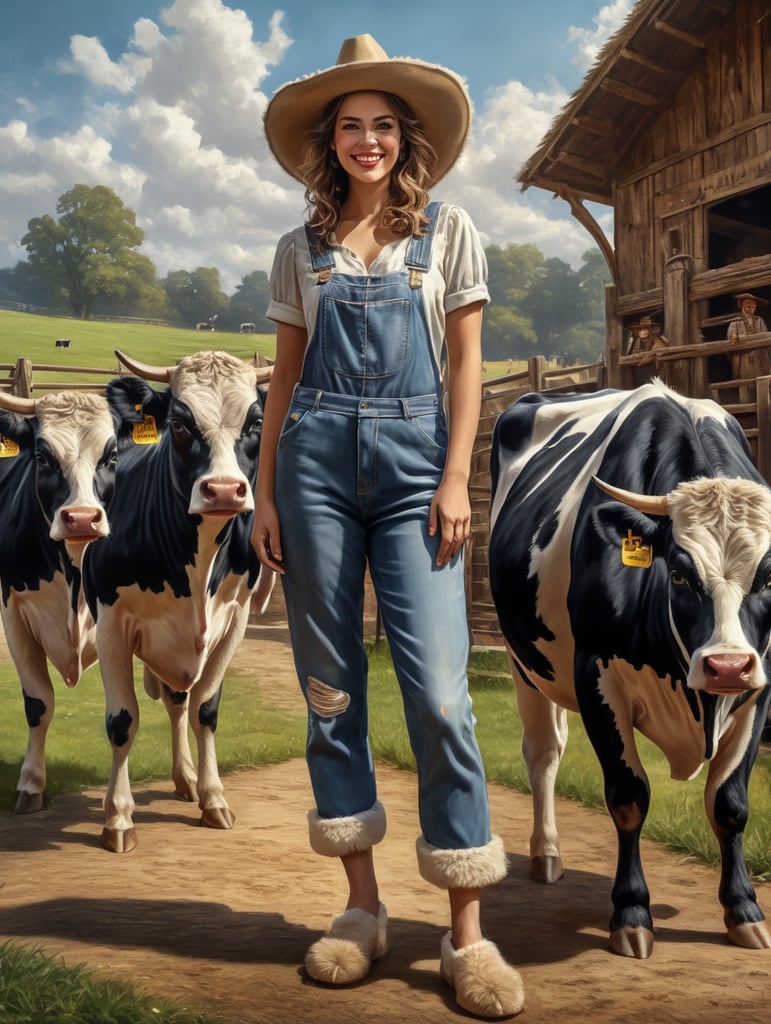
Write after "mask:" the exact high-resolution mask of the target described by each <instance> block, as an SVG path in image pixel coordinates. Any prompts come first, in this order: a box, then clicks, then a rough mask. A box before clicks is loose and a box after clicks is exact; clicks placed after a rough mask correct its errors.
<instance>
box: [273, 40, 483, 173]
mask: <svg viewBox="0 0 771 1024" xmlns="http://www.w3.org/2000/svg"><path fill="white" fill-rule="evenodd" d="M349 92H389V93H392V94H393V95H395V96H398V97H400V99H403V100H404V101H405V103H407V104H408V105H409V106H410V108H411V109H412V111H413V113H414V114H415V117H416V118H417V120H418V121H419V122H420V124H421V126H422V128H423V132H424V134H425V136H426V138H427V139H428V141H429V142H430V144H431V145H432V146H433V147H434V149H435V150H436V154H437V162H436V166H435V167H434V169H433V172H432V174H431V182H430V184H431V185H435V184H436V183H437V182H438V181H440V180H441V179H442V178H443V177H444V176H445V174H447V172H448V171H449V170H450V168H451V167H452V166H453V164H454V163H455V161H456V160H457V159H458V157H459V156H460V154H461V151H462V149H463V146H464V144H465V142H466V138H467V136H468V132H469V128H470V126H471V101H470V99H469V96H468V93H467V92H466V88H465V86H464V84H463V80H462V79H461V78H460V77H459V76H458V75H456V74H455V73H454V72H452V71H449V70H448V69H447V68H443V67H440V66H439V65H437V64H426V63H423V62H422V61H418V60H410V59H407V58H401V59H400V58H391V59H389V60H384V61H381V60H378V61H352V62H350V63H348V64H338V65H335V66H334V67H332V68H328V69H327V70H326V71H319V72H317V73H316V74H313V75H308V76H307V77H306V78H300V79H297V81H294V82H289V83H288V84H287V85H284V86H282V87H281V88H280V89H278V90H277V91H276V93H275V95H274V96H273V99H272V100H271V101H270V103H269V104H268V107H267V110H266V111H265V117H264V126H265V135H266V137H267V139H268V145H269V146H270V149H271V152H272V153H273V155H274V156H275V158H276V160H278V162H279V163H280V164H281V166H282V167H283V168H284V170H285V171H287V172H288V173H289V174H291V176H292V177H293V178H296V179H297V180H298V181H302V180H303V179H302V177H301V175H300V174H299V172H298V167H299V165H300V164H301V163H302V161H303V156H304V149H305V143H306V136H307V134H308V132H309V131H312V130H313V129H314V128H316V127H317V125H318V121H319V118H320V117H321V114H322V112H323V110H324V108H325V107H326V106H327V104H328V103H329V102H331V101H332V100H333V99H335V98H336V97H337V96H342V95H344V94H346V93H349Z"/></svg>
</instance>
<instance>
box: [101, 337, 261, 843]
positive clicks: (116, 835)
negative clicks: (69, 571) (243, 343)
mask: <svg viewBox="0 0 771 1024" xmlns="http://www.w3.org/2000/svg"><path fill="white" fill-rule="evenodd" d="M116 355H117V356H118V358H119V359H120V360H121V362H123V363H124V365H125V366H127V367H128V369H129V370H131V371H132V373H133V374H136V376H124V377H119V378H116V379H115V380H113V381H111V382H110V384H108V386H107V400H108V402H109V404H110V407H111V409H112V410H113V413H114V415H115V416H116V418H117V419H118V421H119V423H120V426H119V439H120V445H121V447H120V457H119V465H118V472H117V476H116V485H115V490H116V501H115V505H114V515H113V517H112V519H111V530H110V536H109V537H106V538H104V539H103V540H101V541H99V543H98V544H96V545H92V548H91V550H90V551H89V552H88V555H87V557H86V558H85V559H84V563H83V583H84V588H85V591H86V597H87V600H88V602H89V606H90V608H91V611H92V614H93V616H94V619H95V620H96V644H97V651H98V655H99V664H100V668H101V672H102V680H103V683H104V689H105V701H106V725H107V735H108V738H109V741H110V744H111V746H112V755H113V767H112V775H111V778H110V782H109V785H108V787H107V792H106V795H105V801H104V809H105V825H104V830H103V832H102V845H103V846H104V847H105V848H106V849H108V850H111V851H113V852H116V853H123V852H127V851H129V850H131V849H133V848H134V846H135V845H136V842H137V839H136V832H135V829H134V824H133V808H134V804H133V799H132V796H131V787H130V783H129V776H128V756H129V752H130V750H131V745H132V742H133V740H134V736H135V734H136V731H137V726H138V720H139V708H138V703H137V698H136V694H135V692H134V680H133V671H132V660H133V656H134V655H136V656H137V658H139V659H140V660H141V661H142V662H143V663H144V683H145V689H146V690H147V691H148V693H149V694H150V695H151V696H153V697H156V698H157V697H160V698H161V699H162V701H163V703H164V705H165V707H166V710H167V712H168V714H169V717H170V719H171V722H172V758H173V765H172V776H173V779H174V783H175V788H176V792H177V795H178V796H180V797H181V798H183V799H190V800H192V799H195V797H196V796H197V799H198V803H199V807H200V808H201V811H202V816H201V823H202V824H203V825H207V826H209V827H212V828H230V827H232V824H233V815H232V813H231V811H230V808H229V807H228V804H227V802H226V800H225V795H224V790H223V786H222V782H221V780H220V777H219V772H218V768H217V760H216V751H215V745H214V732H215V729H216V725H217V714H218V708H219V701H220V694H221V686H222V677H223V674H224V672H225V670H226V668H227V666H228V664H229V662H230V660H231V657H232V655H233V652H234V651H235V649H236V647H237V645H238V644H239V642H240V641H241V639H242V637H243V635H244V632H245V630H246V625H247V620H248V616H249V607H250V600H251V598H252V592H253V590H254V588H255V587H256V588H257V592H258V593H259V594H260V601H261V605H262V607H264V606H265V605H266V604H267V601H268V599H269V597H270V592H271V590H272V586H273V580H274V578H275V577H274V574H273V573H270V572H268V571H267V570H261V567H260V563H259V561H258V560H257V557H256V555H255V554H254V552H253V550H252V547H251V544H250V542H249V534H250V528H251V516H250V513H252V512H253V510H254V498H253V485H254V480H255V477H256V472H257V460H258V452H259V444H260V433H261V428H262V408H263V406H262V397H261V393H260V389H259V385H260V384H261V383H265V382H266V381H267V379H268V378H269V376H270V372H271V370H270V368H261V369H256V368H255V367H254V366H251V365H249V364H247V363H244V362H243V361H241V360H240V359H236V358H235V357H234V356H231V355H229V354H227V353H225V352H198V353H196V354H195V355H191V356H186V357H185V358H184V359H182V360H181V361H180V362H179V363H178V365H176V366H173V367H153V366H146V365H144V364H141V363H138V362H135V361H134V360H131V359H129V358H128V357H127V356H125V355H123V354H122V353H120V352H116ZM149 380H152V381H159V382H164V383H166V384H168V385H169V386H168V388H166V389H165V390H161V391H157V390H154V389H153V388H151V387H150V385H149V384H148V383H147V381H149ZM188 721H189V722H190V725H191V726H192V728H193V732H194V733H195V737H196V741H197V747H198V766H197V767H198V770H197V773H196V771H195V769H194V767H193V763H192V759H191V756H190V750H189V746H188V740H187V726H188Z"/></svg>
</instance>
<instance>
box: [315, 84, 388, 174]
mask: <svg viewBox="0 0 771 1024" xmlns="http://www.w3.org/2000/svg"><path fill="white" fill-rule="evenodd" d="M401 139H402V133H401V128H400V126H399V119H398V117H397V116H396V114H395V113H394V110H393V108H392V107H391V104H390V103H389V102H388V99H387V98H386V97H385V96H384V95H383V93H379V92H354V93H350V94H349V95H348V96H346V97H345V99H344V100H343V102H342V103H341V104H340V110H339V112H338V115H337V121H336V123H335V131H334V135H333V138H332V144H331V145H332V149H333V150H334V151H335V155H336V156H337V159H338V162H339V164H340V166H341V168H342V169H343V170H344V171H346V172H347V174H348V175H349V177H351V178H353V179H355V180H357V181H361V182H369V183H375V182H379V181H382V180H383V179H387V178H388V177H389V176H390V174H391V171H392V170H393V168H394V167H395V165H396V163H397V161H398V159H399V151H400V149H401Z"/></svg>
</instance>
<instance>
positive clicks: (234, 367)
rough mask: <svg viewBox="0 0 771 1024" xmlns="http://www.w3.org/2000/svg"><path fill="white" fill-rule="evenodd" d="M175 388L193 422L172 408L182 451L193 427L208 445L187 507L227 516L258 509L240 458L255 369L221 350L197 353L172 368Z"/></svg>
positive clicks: (172, 426) (172, 421)
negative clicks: (238, 448)
mask: <svg viewBox="0 0 771 1024" xmlns="http://www.w3.org/2000/svg"><path fill="white" fill-rule="evenodd" d="M170 383H171V390H172V393H173V395H174V398H175V399H176V400H177V402H178V403H181V405H182V406H184V407H185V408H186V410H187V411H188V413H189V414H190V416H192V417H193V419H194V421H195V423H194V427H193V424H192V423H190V422H185V419H184V418H183V417H181V416H175V414H174V411H173V410H172V412H171V417H170V420H169V427H170V429H171V430H172V433H173V434H174V435H175V447H177V448H178V450H181V448H183V447H184V445H185V443H186V442H185V434H186V433H189V432H190V431H191V430H193V429H194V430H195V431H196V432H197V433H198V434H200V437H201V439H202V441H203V443H204V445H205V446H206V448H207V449H208V465H206V466H205V467H202V469H203V471H202V473H201V474H200V475H199V476H198V477H197V478H196V479H195V481H194V483H193V485H192V489H191V492H190V504H189V506H188V512H190V513H191V514H197V515H204V516H219V517H229V516H233V515H237V514H238V513H240V512H251V511H252V510H253V509H254V496H253V494H252V488H251V485H250V483H249V480H248V479H247V477H246V475H245V474H244V472H243V471H242V469H241V467H240V466H239V462H238V454H237V444H238V442H239V439H240V438H241V436H242V434H243V432H244V429H245V425H247V417H248V415H249V413H250V410H251V409H252V407H253V406H254V403H255V398H256V389H255V375H254V370H253V368H251V367H249V366H248V364H246V363H244V362H243V361H242V360H240V359H236V358H235V357H233V356H228V355H227V354H226V353H223V352H199V353H196V354H195V355H194V356H190V357H188V358H186V359H183V360H182V361H181V362H180V364H179V365H178V366H177V367H175V369H174V370H172V371H171V374H170Z"/></svg>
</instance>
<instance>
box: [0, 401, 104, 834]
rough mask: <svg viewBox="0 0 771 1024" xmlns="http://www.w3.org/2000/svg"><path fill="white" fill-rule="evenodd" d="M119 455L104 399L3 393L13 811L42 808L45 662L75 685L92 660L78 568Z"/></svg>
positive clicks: (49, 699)
mask: <svg viewBox="0 0 771 1024" xmlns="http://www.w3.org/2000/svg"><path fill="white" fill-rule="evenodd" d="M116 456H117V440H116V434H115V425H114V423H113V418H112V415H111V413H110V409H109V407H108V405H107V402H106V401H105V399H104V398H103V397H102V396H101V395H95V394H87V393H83V392H72V391H70V392H62V393H58V394H53V393H52V394H47V395H43V396H42V397H41V398H37V399H29V398H19V397H16V396H13V395H0V514H1V515H2V521H3V524H4V525H3V527H2V529H0V585H1V586H2V595H1V596H0V618H2V622H3V628H4V630H5V635H6V640H7V642H8V649H9V651H10V654H11V657H12V659H13V662H14V665H15V666H16V671H17V672H18V674H19V679H20V682H21V687H22V692H23V694H24V710H25V714H26V718H27V725H28V730H29V734H28V735H29V738H28V743H27V750H26V753H25V755H24V761H23V763H22V767H21V774H20V776H19V782H18V787H17V794H16V804H15V807H14V810H15V811H16V812H17V813H19V814H29V813H32V812H35V811H39V810H41V809H42V808H43V806H44V791H45V782H46V762H45V743H46V735H47V732H48V728H49V726H50V724H51V720H52V718H53V715H54V688H53V685H52V683H51V676H50V672H49V662H50V664H51V665H53V667H54V668H55V669H56V670H57V672H59V673H60V675H61V676H62V678H63V679H64V681H65V683H66V684H67V686H75V685H76V684H77V682H78V681H79V679H80V677H81V674H82V672H83V671H84V670H85V669H87V668H88V667H89V666H90V665H93V663H94V662H95V661H96V647H95V636H94V623H93V619H92V618H91V615H90V614H89V611H88V608H87V607H86V602H85V600H84V598H83V591H82V588H81V574H80V567H81V562H82V558H83V552H84V550H85V548H86V547H87V545H89V544H91V543H92V542H93V541H95V540H97V539H98V538H100V537H104V536H106V535H107V533H108V532H109V525H108V518H107V516H108V506H109V505H110V501H111V499H112V494H113V488H114V484H115V462H116Z"/></svg>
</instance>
